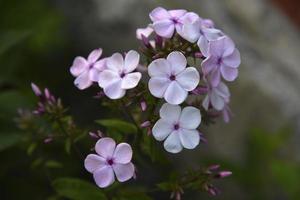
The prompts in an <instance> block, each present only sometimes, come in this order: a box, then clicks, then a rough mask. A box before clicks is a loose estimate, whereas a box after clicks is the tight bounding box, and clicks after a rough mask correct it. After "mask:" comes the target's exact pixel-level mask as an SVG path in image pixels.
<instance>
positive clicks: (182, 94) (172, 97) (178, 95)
mask: <svg viewBox="0 0 300 200" xmlns="http://www.w3.org/2000/svg"><path fill="white" fill-rule="evenodd" d="M187 95H188V92H187V91H186V90H184V89H183V88H182V87H181V86H180V85H179V84H178V83H177V81H172V82H171V83H170V85H169V87H168V88H167V90H166V92H165V95H164V97H165V100H166V101H167V102H168V103H170V104H173V105H178V104H181V103H182V102H184V100H185V99H186V98H187Z"/></svg>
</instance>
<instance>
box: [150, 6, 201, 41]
mask: <svg viewBox="0 0 300 200" xmlns="http://www.w3.org/2000/svg"><path fill="white" fill-rule="evenodd" d="M149 16H150V19H151V20H152V22H153V29H154V31H155V32H156V34H157V35H159V36H161V37H164V38H171V37H172V36H173V35H174V32H175V30H176V31H177V33H178V34H179V35H182V26H183V24H184V23H185V21H191V20H194V19H196V18H198V17H199V16H198V15H197V14H196V13H193V12H187V11H186V10H182V9H178V10H166V9H164V8H161V7H158V8H155V9H154V10H153V11H152V12H151V13H150V15H149Z"/></svg>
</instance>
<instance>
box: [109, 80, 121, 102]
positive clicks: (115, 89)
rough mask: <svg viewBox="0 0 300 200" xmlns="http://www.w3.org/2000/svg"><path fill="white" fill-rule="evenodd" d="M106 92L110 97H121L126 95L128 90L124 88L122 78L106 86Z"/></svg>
mask: <svg viewBox="0 0 300 200" xmlns="http://www.w3.org/2000/svg"><path fill="white" fill-rule="evenodd" d="M104 93H105V95H106V96H108V97H109V98H110V99H120V98H122V97H123V96H124V95H125V93H126V90H124V89H122V80H119V81H116V82H113V83H111V84H110V85H108V86H107V87H105V88H104Z"/></svg>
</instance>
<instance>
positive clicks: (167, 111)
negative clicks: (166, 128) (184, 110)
mask: <svg viewBox="0 0 300 200" xmlns="http://www.w3.org/2000/svg"><path fill="white" fill-rule="evenodd" d="M180 113H181V108H180V106H178V105H171V104H169V103H164V104H163V105H162V107H161V109H160V111H159V115H160V117H161V118H162V119H164V120H165V121H167V122H169V123H170V124H174V123H177V122H178V120H179V117H180Z"/></svg>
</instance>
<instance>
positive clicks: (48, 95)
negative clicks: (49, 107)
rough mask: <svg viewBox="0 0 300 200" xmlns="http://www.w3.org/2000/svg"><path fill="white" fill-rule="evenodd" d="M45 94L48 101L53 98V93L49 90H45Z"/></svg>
mask: <svg viewBox="0 0 300 200" xmlns="http://www.w3.org/2000/svg"><path fill="white" fill-rule="evenodd" d="M44 93H45V97H46V99H47V100H49V99H50V98H51V93H50V91H49V89H48V88H45V90H44Z"/></svg>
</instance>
